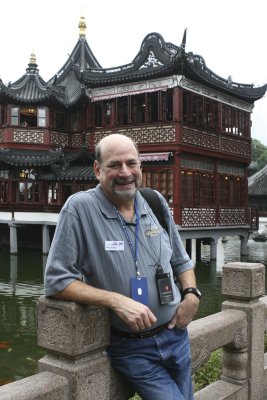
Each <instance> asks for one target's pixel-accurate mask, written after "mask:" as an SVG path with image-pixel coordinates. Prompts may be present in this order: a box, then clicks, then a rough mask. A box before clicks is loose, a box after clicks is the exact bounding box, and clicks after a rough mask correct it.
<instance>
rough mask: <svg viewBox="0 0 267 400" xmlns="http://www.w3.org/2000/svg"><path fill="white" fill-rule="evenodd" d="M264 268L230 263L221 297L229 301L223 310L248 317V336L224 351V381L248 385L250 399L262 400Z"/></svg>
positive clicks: (242, 335) (251, 264)
mask: <svg viewBox="0 0 267 400" xmlns="http://www.w3.org/2000/svg"><path fill="white" fill-rule="evenodd" d="M264 293H265V267H264V265H263V264H259V263H241V262H236V263H229V264H226V265H225V266H224V267H223V279H222V294H223V295H225V296H227V300H226V301H225V302H224V303H223V304H222V309H223V310H225V309H229V308H231V309H236V310H242V311H245V312H246V314H247V322H248V329H247V332H245V331H244V332H242V331H241V332H240V335H239V338H237V340H236V341H235V343H232V344H231V345H228V346H226V347H225V349H224V358H223V368H222V376H221V379H222V380H225V381H228V382H233V383H238V384H242V382H245V381H247V383H248V393H249V396H248V399H249V400H262V399H263V391H264V320H265V314H264V309H265V307H264V304H263V303H262V302H261V301H259V299H260V297H261V296H262V295H263V294H264Z"/></svg>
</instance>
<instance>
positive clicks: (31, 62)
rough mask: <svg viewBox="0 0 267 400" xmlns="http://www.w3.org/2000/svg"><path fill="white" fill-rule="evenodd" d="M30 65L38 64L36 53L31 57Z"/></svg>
mask: <svg viewBox="0 0 267 400" xmlns="http://www.w3.org/2000/svg"><path fill="white" fill-rule="evenodd" d="M30 64H36V55H35V53H34V52H32V53H31V55H30Z"/></svg>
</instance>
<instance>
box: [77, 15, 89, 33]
mask: <svg viewBox="0 0 267 400" xmlns="http://www.w3.org/2000/svg"><path fill="white" fill-rule="evenodd" d="M78 27H79V30H80V32H79V36H80V38H82V37H84V38H85V36H86V32H85V31H86V27H87V25H86V22H85V17H84V16H83V15H82V16H81V17H80V22H79V25H78Z"/></svg>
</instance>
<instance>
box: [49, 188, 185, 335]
mask: <svg viewBox="0 0 267 400" xmlns="http://www.w3.org/2000/svg"><path fill="white" fill-rule="evenodd" d="M157 193H158V192H157ZM158 195H159V197H160V200H161V203H162V207H163V210H164V214H165V217H166V221H167V224H168V231H169V232H168V233H167V232H166V231H165V230H164V229H162V227H161V226H160V224H159V222H158V220H157V218H156V216H155V215H154V214H153V212H152V210H151V209H150V207H149V205H148V204H147V202H146V201H145V200H144V198H143V197H142V196H141V194H140V193H139V192H138V193H137V195H136V205H137V210H138V214H139V220H140V223H139V229H138V238H137V241H138V254H137V258H138V266H139V270H140V273H141V276H144V277H146V278H147V282H148V307H149V308H150V309H151V311H152V312H153V313H154V314H155V316H156V317H157V323H156V324H155V326H153V327H156V326H157V325H162V324H164V323H166V322H168V321H170V320H171V318H172V316H173V314H174V312H175V310H176V309H177V307H178V305H179V303H180V300H181V296H180V292H179V290H178V288H177V286H176V285H175V283H174V279H173V277H174V276H175V275H179V274H180V273H182V272H185V271H187V270H189V269H192V268H193V263H192V261H191V260H190V258H189V256H188V255H187V253H186V251H185V249H184V246H183V243H182V241H181V238H180V235H179V233H178V230H177V227H176V226H175V224H174V222H173V219H172V216H171V214H170V211H169V208H168V205H167V203H166V201H165V199H164V198H163V196H162V195H161V194H160V193H158ZM126 229H127V232H128V238H127V236H126V235H125V231H124V229H123V227H122V224H121V222H120V220H119V218H118V214H117V212H116V209H115V207H114V206H113V205H112V203H110V201H109V200H108V199H107V197H106V196H105V194H104V192H103V190H102V188H101V186H100V185H98V186H97V187H96V188H94V189H90V190H88V191H85V192H79V193H75V194H74V195H72V196H71V197H70V198H69V199H68V200H67V202H66V203H65V205H64V206H63V208H62V210H61V212H60V216H59V220H58V224H57V227H56V231H55V234H54V238H53V241H52V244H51V248H50V251H49V255H48V259H47V265H46V269H45V295H46V296H53V295H55V294H56V293H58V292H61V291H62V290H64V289H65V288H66V287H67V286H68V285H69V284H70V283H71V282H73V281H74V280H80V281H84V282H86V283H88V284H89V285H92V286H94V287H97V288H100V289H104V290H108V291H113V292H118V293H121V294H122V295H125V296H128V297H131V291H130V278H132V277H135V276H136V265H135V260H134V256H133V252H132V249H131V246H130V245H129V241H128V239H130V242H131V243H132V245H133V248H135V244H136V243H135V240H136V217H134V218H133V220H132V221H131V222H130V223H126ZM159 264H160V265H161V266H162V267H163V270H164V272H169V273H170V274H171V282H172V287H173V292H174V300H173V301H172V302H170V303H167V304H164V305H161V304H160V302H159V297H158V292H157V287H156V279H155V273H156V269H157V266H158V265H159ZM111 325H112V326H114V327H116V328H117V329H120V330H124V331H129V327H128V326H127V325H126V324H125V323H124V322H123V321H122V320H121V319H120V318H119V317H118V316H117V315H116V314H115V313H114V312H111Z"/></svg>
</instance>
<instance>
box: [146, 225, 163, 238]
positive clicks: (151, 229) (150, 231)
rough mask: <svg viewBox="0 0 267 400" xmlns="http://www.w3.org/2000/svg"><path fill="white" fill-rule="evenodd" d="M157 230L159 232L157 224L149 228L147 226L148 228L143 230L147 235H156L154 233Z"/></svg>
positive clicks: (156, 233) (156, 232)
mask: <svg viewBox="0 0 267 400" xmlns="http://www.w3.org/2000/svg"><path fill="white" fill-rule="evenodd" d="M159 232H160V230H159V227H158V226H152V227H151V228H148V229H147V230H146V231H145V235H146V236H147V237H151V236H156V235H158V234H159Z"/></svg>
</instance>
